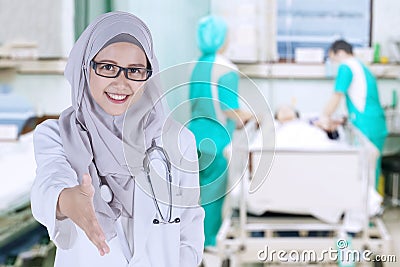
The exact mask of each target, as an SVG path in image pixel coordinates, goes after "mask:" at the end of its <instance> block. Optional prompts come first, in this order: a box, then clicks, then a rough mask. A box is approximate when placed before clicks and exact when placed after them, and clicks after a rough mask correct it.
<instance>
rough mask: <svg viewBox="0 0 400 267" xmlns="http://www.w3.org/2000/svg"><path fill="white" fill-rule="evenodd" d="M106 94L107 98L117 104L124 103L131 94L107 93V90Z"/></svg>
mask: <svg viewBox="0 0 400 267" xmlns="http://www.w3.org/2000/svg"><path fill="white" fill-rule="evenodd" d="M106 95H107V98H108V99H109V100H110V101H111V102H113V103H116V104H122V103H124V102H125V101H126V100H127V99H128V96H129V95H121V94H112V93H107V92H106Z"/></svg>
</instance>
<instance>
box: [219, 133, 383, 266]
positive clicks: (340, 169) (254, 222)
mask: <svg viewBox="0 0 400 267" xmlns="http://www.w3.org/2000/svg"><path fill="white" fill-rule="evenodd" d="M264 138H268V136H265V133H264ZM264 143H265V142H264ZM241 144H243V142H237V143H236V145H235V143H234V142H233V145H232V146H233V147H232V151H235V153H242V155H243V156H244V158H246V157H247V158H248V160H247V161H246V160H245V161H243V160H241V161H240V162H246V163H245V165H246V166H245V169H246V171H245V172H240V173H236V174H234V173H233V174H232V173H231V172H230V175H231V176H235V175H236V177H234V178H233V180H235V181H240V183H239V184H238V185H237V187H238V189H239V190H237V191H238V193H237V195H238V196H237V198H238V201H237V205H238V207H233V208H232V209H228V212H227V214H226V216H225V219H224V221H223V224H222V226H221V228H220V231H219V233H218V236H217V248H218V253H219V255H220V256H221V257H222V258H223V259H225V264H224V266H231V267H232V266H234V267H235V266H241V265H240V264H243V263H256V262H258V263H260V262H266V263H271V262H274V263H279V264H282V263H285V262H282V261H281V260H279V259H277V257H275V258H274V259H271V258H270V259H268V261H266V260H265V261H260V260H259V259H258V255H259V253H260V252H261V251H265V249H266V246H267V247H268V250H269V251H272V250H274V251H285V252H286V253H290V252H292V251H297V252H300V253H301V252H302V251H307V250H312V251H314V252H315V253H316V255H322V253H323V251H324V250H328V249H329V248H332V249H336V248H337V241H338V240H339V238H342V237H345V238H346V241H350V240H351V248H352V249H354V250H357V251H360V252H362V251H365V250H366V249H368V250H370V251H372V252H373V253H379V254H388V253H389V252H390V249H391V248H390V247H391V246H390V243H391V238H390V235H389V234H388V232H387V230H386V228H385V226H384V224H383V222H382V221H381V219H380V218H379V217H373V218H371V217H370V215H371V206H370V205H369V204H368V203H369V202H370V201H371V200H370V199H369V198H370V197H371V194H370V193H369V191H370V190H371V186H372V182H373V181H374V173H375V171H374V170H375V159H376V156H377V151H376V149H375V148H374V147H373V145H372V144H371V143H370V142H369V141H368V140H367V139H366V138H365V136H363V135H362V134H361V133H360V132H359V131H358V130H357V129H355V128H354V127H351V125H348V126H346V127H345V128H343V131H342V132H341V138H340V140H339V141H337V145H329V146H326V147H322V148H287V147H286V148H276V149H273V148H271V147H264V146H259V145H250V146H249V147H243V146H241ZM235 146H236V147H235ZM239 158H240V157H239ZM242 159H243V158H242ZM271 160H273V163H272V164H269V163H270V162H271ZM231 163H232V164H231V166H233V168H237V165H236V164H239V163H238V162H231ZM266 174H268V176H267V177H266V179H264V178H265V175H266ZM238 176H241V177H240V178H238ZM230 179H231V178H230ZM250 182H256V183H257V184H258V187H257V185H254V184H253V185H252V186H250V185H249V184H250ZM249 189H250V190H249ZM249 191H253V192H251V193H249ZM231 195H232V192H231V194H230V195H228V200H229V198H230V200H231V201H230V202H231V203H235V201H232V196H231ZM228 202H229V201H228ZM233 206H235V205H233ZM265 212H267V213H268V214H269V216H252V215H254V214H256V215H260V214H263V213H265ZM272 213H274V215H272ZM343 215H344V217H343ZM353 224H355V225H357V227H358V228H359V229H358V230H359V231H356V232H357V234H356V235H355V236H354V237H353V238H351V239H350V237H348V236H346V232H347V231H349V229H356V228H354V225H353ZM352 227H353V228H352ZM286 255H287V254H286ZM264 256H265V255H264ZM289 262H290V260H289ZM322 262H325V263H328V264H329V263H335V262H332V260H330V259H329V258H326V259H323V260H322ZM286 263H287V262H286ZM292 263H293V262H292ZM301 263H304V262H301ZM308 263H313V259H311V261H310V262H308ZM314 263H315V260H314ZM368 266H369V265H368Z"/></svg>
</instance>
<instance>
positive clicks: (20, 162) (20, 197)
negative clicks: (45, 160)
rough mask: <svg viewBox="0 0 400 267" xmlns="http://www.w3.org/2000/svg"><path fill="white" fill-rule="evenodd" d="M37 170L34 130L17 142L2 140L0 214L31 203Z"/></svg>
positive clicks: (0, 150)
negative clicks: (31, 191)
mask: <svg viewBox="0 0 400 267" xmlns="http://www.w3.org/2000/svg"><path fill="white" fill-rule="evenodd" d="M35 172H36V162H35V158H34V151H33V133H32V132H31V133H27V134H24V135H21V136H20V138H19V140H18V141H15V142H0V173H1V174H0V175H1V177H0V179H1V181H2V186H0V214H5V213H7V212H10V211H13V210H15V209H17V208H19V207H21V206H23V205H26V204H27V203H29V198H30V190H31V187H32V184H33V181H34V179H35Z"/></svg>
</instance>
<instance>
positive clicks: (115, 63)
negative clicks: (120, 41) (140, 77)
mask: <svg viewBox="0 0 400 267" xmlns="http://www.w3.org/2000/svg"><path fill="white" fill-rule="evenodd" d="M95 61H96V62H98V63H103V64H104V63H105V64H107V63H110V64H114V65H117V66H119V65H118V63H117V62H115V61H114V60H111V59H102V60H98V61H97V60H95ZM127 67H128V68H131V67H139V68H145V67H146V66H145V65H143V64H140V63H131V64H129V65H128V66H127Z"/></svg>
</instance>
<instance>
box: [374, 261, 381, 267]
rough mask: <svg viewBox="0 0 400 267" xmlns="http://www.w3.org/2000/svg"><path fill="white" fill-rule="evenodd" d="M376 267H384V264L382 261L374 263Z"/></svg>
mask: <svg viewBox="0 0 400 267" xmlns="http://www.w3.org/2000/svg"><path fill="white" fill-rule="evenodd" d="M374 267H383V262H381V261H376V262H374Z"/></svg>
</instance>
